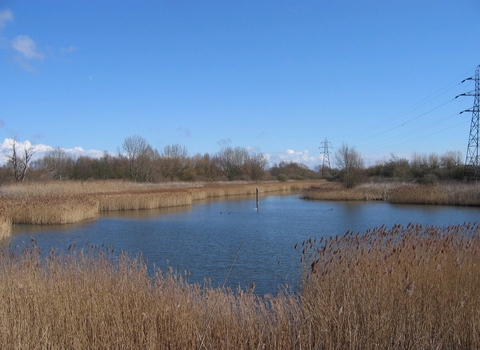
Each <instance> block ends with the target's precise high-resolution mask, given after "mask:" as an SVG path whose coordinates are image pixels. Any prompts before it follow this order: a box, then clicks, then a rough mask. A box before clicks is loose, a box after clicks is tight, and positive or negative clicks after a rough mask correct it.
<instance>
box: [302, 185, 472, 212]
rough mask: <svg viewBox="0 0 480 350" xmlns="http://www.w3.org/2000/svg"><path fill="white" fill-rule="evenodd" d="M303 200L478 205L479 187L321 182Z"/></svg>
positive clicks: (307, 192) (306, 192) (308, 190)
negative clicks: (345, 184) (353, 184)
mask: <svg viewBox="0 0 480 350" xmlns="http://www.w3.org/2000/svg"><path fill="white" fill-rule="evenodd" d="M303 198H305V199H315V200H340V201H345V200H354V201H355V200H357V201H365V200H366V201H370V200H384V201H388V202H390V203H396V204H431V205H455V206H480V184H474V183H440V184H437V185H433V186H432V185H423V184H412V183H395V182H392V183H368V184H362V185H360V186H358V187H355V188H351V189H346V188H345V187H343V186H342V185H341V184H339V183H324V184H321V185H320V186H318V185H317V186H314V187H312V188H311V189H307V190H306V191H305V192H304V195H303Z"/></svg>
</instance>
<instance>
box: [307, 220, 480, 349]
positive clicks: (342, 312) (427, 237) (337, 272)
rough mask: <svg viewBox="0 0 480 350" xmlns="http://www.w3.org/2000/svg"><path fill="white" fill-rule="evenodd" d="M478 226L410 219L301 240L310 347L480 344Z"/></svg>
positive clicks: (456, 346)
mask: <svg viewBox="0 0 480 350" xmlns="http://www.w3.org/2000/svg"><path fill="white" fill-rule="evenodd" d="M479 233H480V228H479V226H478V225H471V224H465V225H461V226H450V227H446V228H435V227H426V228H422V226H420V225H413V224H409V225H408V226H407V227H402V226H399V225H398V226H394V227H393V228H391V229H390V230H387V229H386V228H385V227H381V228H378V229H374V230H369V231H367V232H366V234H358V233H357V234H355V233H354V232H349V233H347V234H346V235H345V236H343V237H339V236H337V237H332V238H329V239H327V240H326V241H325V242H322V244H320V245H319V246H318V247H316V246H315V244H313V243H312V241H310V242H306V243H305V242H304V247H306V248H305V250H304V252H305V254H304V259H305V261H306V262H308V264H309V265H308V269H309V271H308V273H307V274H306V277H305V283H304V289H303V295H302V300H303V305H302V307H303V308H304V314H305V317H306V319H308V323H309V324H310V327H311V328H312V329H315V330H317V332H313V333H312V342H313V346H314V347H316V348H321V349H324V348H330V349H344V348H355V349H374V348H379V349H386V348H389V349H393V348H395V349H427V348H429V349H473V348H479V346H480V332H479V327H480V318H479V317H478V313H479V312H480V279H479V278H478V272H477V267H478V265H479V263H480V237H479ZM311 251H313V255H312V256H310V255H309V254H310V252H311Z"/></svg>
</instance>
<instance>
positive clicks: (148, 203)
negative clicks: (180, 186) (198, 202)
mask: <svg viewBox="0 0 480 350" xmlns="http://www.w3.org/2000/svg"><path fill="white" fill-rule="evenodd" d="M98 197H99V200H100V211H115V210H137V209H155V208H168V207H178V206H184V205H191V204H192V196H191V194H190V192H188V191H186V190H163V191H161V190H156V191H148V192H145V191H143V192H139V191H135V192H133V191H130V192H125V193H122V192H119V193H106V194H101V195H99V196H98Z"/></svg>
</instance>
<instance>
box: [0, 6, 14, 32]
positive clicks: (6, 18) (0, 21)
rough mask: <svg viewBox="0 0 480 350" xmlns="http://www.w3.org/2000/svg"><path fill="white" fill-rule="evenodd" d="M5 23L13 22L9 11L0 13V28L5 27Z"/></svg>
mask: <svg viewBox="0 0 480 350" xmlns="http://www.w3.org/2000/svg"><path fill="white" fill-rule="evenodd" d="M7 22H13V13H12V11H10V10H9V9H6V10H5V11H0V28H2V27H5V26H6V25H7Z"/></svg>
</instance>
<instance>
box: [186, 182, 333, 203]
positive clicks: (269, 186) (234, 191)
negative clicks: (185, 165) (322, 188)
mask: <svg viewBox="0 0 480 350" xmlns="http://www.w3.org/2000/svg"><path fill="white" fill-rule="evenodd" d="M319 183H326V182H325V181H292V182H277V181H276V182H266V183H254V184H241V185H237V184H233V185H229V186H225V185H206V186H201V187H195V188H192V189H191V190H190V191H191V193H192V200H194V201H195V200H203V199H208V198H217V197H230V196H239V195H254V194H255V192H256V189H258V192H259V193H260V194H265V193H271V192H290V191H303V190H306V189H309V188H311V187H312V186H315V185H318V184H319Z"/></svg>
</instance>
